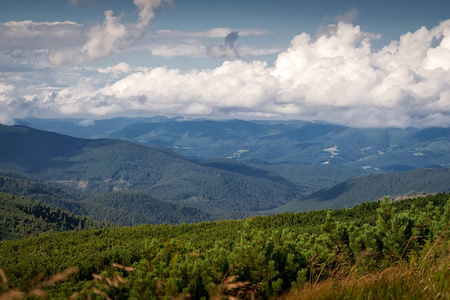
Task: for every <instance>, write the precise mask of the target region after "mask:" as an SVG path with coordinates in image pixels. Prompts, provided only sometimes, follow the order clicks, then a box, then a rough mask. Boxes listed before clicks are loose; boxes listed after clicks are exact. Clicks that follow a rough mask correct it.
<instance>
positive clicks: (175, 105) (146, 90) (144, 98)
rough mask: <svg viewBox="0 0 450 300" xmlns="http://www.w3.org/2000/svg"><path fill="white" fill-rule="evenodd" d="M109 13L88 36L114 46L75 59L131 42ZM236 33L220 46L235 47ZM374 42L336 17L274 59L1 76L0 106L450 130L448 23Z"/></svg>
mask: <svg viewBox="0 0 450 300" xmlns="http://www.w3.org/2000/svg"><path fill="white" fill-rule="evenodd" d="M135 3H138V2H137V1H135ZM148 3H150V4H148ZM148 3H147V4H148V6H146V7H140V12H141V14H142V16H141V15H140V16H139V20H140V21H139V23H138V24H142V25H140V26H143V27H145V24H147V23H148V21H149V20H150V19H151V18H152V17H153V15H152V13H153V8H154V7H155V5H160V4H161V1H153V2H152V1H150V2H148ZM137 5H138V4H137ZM350 17H352V16H347V17H346V18H350ZM108 18H111V20H109V21H107V20H106V19H108ZM106 19H105V22H106V23H107V24H103V25H101V26H100V25H99V27H98V28H97V30H98V32H97V31H95V30H94V31H92V32H93V33H92V34H93V36H96V35H97V34H100V32H101V33H105V32H108V28H110V26H112V27H114V28H115V27H117V31H116V30H114V31H113V32H114V34H112V33H107V34H106V35H107V36H108V37H110V38H111V40H112V42H106V41H105V42H104V43H102V44H100V45H98V44H95V43H94V44H91V43H88V45H89V46H86V52H85V53H84V52H83V53H84V54H83V55H87V56H86V57H84V56H83V57H82V58H79V57H78V58H77V59H81V60H83V59H94V58H96V57H101V56H102V55H105V53H109V52H111V51H114V49H117V48H118V47H119V48H120V45H121V44H122V43H123V42H125V41H127V40H129V39H130V38H131V39H134V38H136V36H134V35H135V34H137V33H130V32H129V30H128V29H127V27H126V26H125V27H123V26H124V25H123V24H121V23H120V22H118V20H117V19H115V17H114V16H113V15H112V14H110V15H108V14H106ZM109 22H110V23H109ZM108 24H109V25H108ZM131 35H133V36H131ZM137 35H138V34H137ZM236 38H237V36H231V37H230V38H229V40H228V41H229V43H228V44H226V43H225V45H224V46H223V47H224V48H225V47H226V46H227V45H228V46H230V48H235V47H234V42H235V40H236ZM374 38H376V35H374V34H370V33H366V32H363V31H362V30H361V28H360V27H359V26H355V25H352V24H349V23H345V22H339V23H338V24H334V25H330V26H328V27H327V28H322V30H321V33H320V34H319V35H316V36H314V37H312V36H310V35H308V34H306V33H302V34H300V35H298V36H296V37H295V38H294V39H293V40H292V41H291V43H290V46H289V48H288V49H287V50H286V51H283V52H281V53H280V54H279V55H278V58H277V59H276V61H275V62H274V64H273V65H269V64H267V63H266V62H262V61H243V60H238V59H236V60H232V61H225V62H224V63H223V64H222V65H221V66H219V67H217V68H215V69H205V70H192V71H189V72H183V71H181V70H178V69H170V68H167V67H159V68H136V67H132V66H129V65H127V64H125V63H121V64H119V65H117V66H114V67H110V68H104V69H98V70H88V71H87V70H86V69H82V70H80V71H79V72H80V76H79V77H77V78H78V79H77V81H75V83H74V84H71V85H69V86H67V87H64V88H59V89H57V90H51V89H41V90H40V91H39V89H38V88H35V89H33V90H32V91H33V92H30V90H24V89H20V88H17V87H16V86H15V85H16V84H18V85H20V81H18V82H16V83H14V82H7V83H4V84H2V85H0V107H1V108H2V111H12V112H14V109H12V108H11V107H20V108H21V111H22V112H24V111H26V112H27V113H28V114H35V115H36V114H42V113H43V112H47V114H53V115H56V114H58V115H65V116H82V117H86V118H101V117H109V116H116V115H156V114H163V115H182V116H192V117H211V118H214V117H220V118H247V119H258V118H273V119H303V120H323V121H328V122H334V123H339V124H344V125H349V126H355V127H411V126H413V127H426V126H446V127H448V126H450V20H447V21H444V22H441V23H440V24H439V25H438V26H436V27H434V28H432V29H427V28H425V27H422V28H420V29H418V30H417V31H415V32H408V33H405V34H404V35H402V36H401V37H400V39H399V40H396V41H392V42H391V43H389V44H388V45H386V46H385V47H384V48H382V49H381V50H377V51H375V50H373V49H372V47H371V41H372V40H373V39H374ZM92 40H93V39H92ZM75 57H77V56H75ZM64 59H68V58H67V57H65V58H64ZM61 61H63V60H61ZM83 72H84V73H83ZM81 73H82V74H81ZM81 75H82V76H81ZM0 82H1V78H0ZM35 91H37V92H35ZM0 117H1V116H0ZM0 121H1V119H0Z"/></svg>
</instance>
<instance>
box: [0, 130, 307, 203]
mask: <svg viewBox="0 0 450 300" xmlns="http://www.w3.org/2000/svg"><path fill="white" fill-rule="evenodd" d="M0 140H2V141H4V142H3V143H2V144H1V145H0V170H3V171H5V172H6V171H8V172H18V173H22V174H28V175H32V176H34V177H35V178H38V179H39V180H43V181H45V182H47V183H51V184H53V185H58V186H59V187H60V188H63V189H66V190H72V191H73V190H76V191H78V192H79V193H82V194H83V195H85V196H89V195H101V194H105V193H109V192H113V191H120V190H138V191H141V192H144V193H146V194H147V195H150V196H152V197H155V198H157V199H160V200H163V201H172V202H176V203H182V204H185V205H190V206H192V207H197V208H201V209H208V210H210V211H216V210H218V209H219V210H226V211H256V210H265V209H271V208H274V207H277V206H279V205H281V204H285V203H287V202H289V201H291V200H294V199H297V198H299V197H301V196H302V195H304V190H305V189H302V188H301V187H299V186H297V185H296V184H294V183H292V182H289V181H287V180H281V179H280V177H279V176H275V175H274V176H263V177H261V176H253V175H251V174H242V172H234V171H232V170H223V168H222V169H220V168H215V167H212V166H203V165H200V164H197V163H195V162H193V161H189V160H187V159H184V158H182V157H180V156H179V155H177V154H175V153H172V152H170V151H166V150H163V149H160V148H154V147H147V146H142V145H137V144H135V143H131V142H126V141H121V140H107V139H101V140H87V139H78V138H72V137H69V136H63V135H59V134H56V133H51V132H45V131H40V130H35V129H31V128H27V127H21V126H11V127H9V126H0ZM266 173H267V172H266Z"/></svg>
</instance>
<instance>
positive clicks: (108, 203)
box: [0, 174, 246, 226]
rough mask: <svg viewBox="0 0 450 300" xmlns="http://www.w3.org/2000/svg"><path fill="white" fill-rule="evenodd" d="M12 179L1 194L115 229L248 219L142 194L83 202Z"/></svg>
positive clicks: (1, 181) (4, 181) (1, 178)
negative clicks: (109, 225) (140, 225)
mask: <svg viewBox="0 0 450 300" xmlns="http://www.w3.org/2000/svg"><path fill="white" fill-rule="evenodd" d="M8 175H9V176H6V175H5V174H4V175H0V192H3V193H7V194H11V195H14V196H16V197H23V198H26V199H29V200H32V201H34V202H39V203H42V204H46V205H49V206H50V207H52V208H53V209H58V210H59V209H62V210H65V211H70V212H71V213H74V214H76V215H79V216H81V215H86V216H90V217H92V218H93V219H94V220H98V221H107V222H109V223H111V224H114V225H120V226H132V225H139V224H162V223H167V224H181V223H194V222H199V221H210V220H215V219H224V218H233V219H236V218H239V217H240V218H242V217H244V216H246V214H243V213H216V214H211V213H207V212H204V211H201V210H199V209H196V208H193V207H186V206H183V205H180V204H176V203H167V202H164V201H161V200H158V199H155V198H153V197H151V196H148V195H146V194H144V193H142V192H138V191H117V192H112V193H107V194H104V195H99V196H92V197H87V198H81V196H80V195H76V194H71V193H66V192H64V191H62V190H61V189H58V188H55V187H53V186H50V185H48V184H43V183H40V182H36V181H33V180H32V179H30V178H27V177H25V176H17V175H13V174H8ZM0 217H1V215H0Z"/></svg>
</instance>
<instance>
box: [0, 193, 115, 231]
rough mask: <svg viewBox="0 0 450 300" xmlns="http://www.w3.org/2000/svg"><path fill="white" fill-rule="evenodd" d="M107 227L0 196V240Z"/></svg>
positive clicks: (58, 210) (45, 207)
mask: <svg viewBox="0 0 450 300" xmlns="http://www.w3.org/2000/svg"><path fill="white" fill-rule="evenodd" d="M105 226H107V224H106V223H100V222H96V221H94V220H93V219H92V218H90V217H79V216H76V215H74V214H73V213H69V212H67V211H63V210H60V209H58V208H57V209H52V208H51V207H49V206H47V205H43V204H40V203H37V202H32V201H29V200H25V199H23V198H17V197H14V196H11V195H8V194H4V193H0V240H2V239H17V238H25V237H28V236H30V235H39V234H41V233H43V232H58V231H67V230H76V231H80V230H86V229H93V228H101V227H105Z"/></svg>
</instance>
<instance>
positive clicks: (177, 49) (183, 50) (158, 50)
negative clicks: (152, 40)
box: [150, 43, 208, 58]
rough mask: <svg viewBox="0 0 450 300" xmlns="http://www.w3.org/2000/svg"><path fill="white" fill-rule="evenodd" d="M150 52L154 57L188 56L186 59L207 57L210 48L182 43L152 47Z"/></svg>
mask: <svg viewBox="0 0 450 300" xmlns="http://www.w3.org/2000/svg"><path fill="white" fill-rule="evenodd" d="M150 52H151V53H152V55H154V56H163V57H177V56H186V57H194V58H198V57H206V56H207V55H208V54H207V52H208V48H207V47H206V46H204V45H201V44H192V43H189V44H180V43H171V44H163V45H152V46H150Z"/></svg>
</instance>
